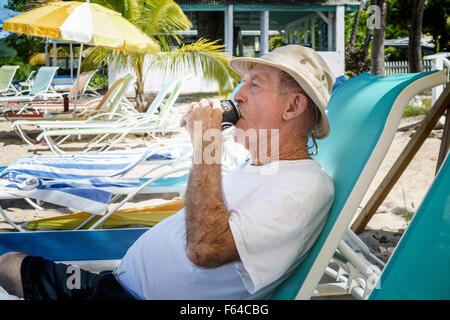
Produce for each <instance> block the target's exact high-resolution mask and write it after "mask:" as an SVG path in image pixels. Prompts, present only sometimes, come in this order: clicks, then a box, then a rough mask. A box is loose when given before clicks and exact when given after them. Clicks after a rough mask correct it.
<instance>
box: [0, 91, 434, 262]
mask: <svg viewBox="0 0 450 320" xmlns="http://www.w3.org/2000/svg"><path fill="white" fill-rule="evenodd" d="M187 105H188V103H187V98H186V97H184V98H183V96H180V99H179V100H178V103H177V104H175V108H176V109H177V110H179V111H183V110H184V109H185V108H186V107H187ZM423 117H424V116H418V117H411V118H404V119H402V121H401V123H400V126H399V130H398V131H397V133H396V135H395V138H394V141H393V143H392V145H391V147H390V149H389V151H388V153H387V156H386V158H385V160H384V162H383V163H382V165H381V167H380V169H379V171H378V173H377V175H376V177H375V179H374V180H373V182H372V184H371V186H370V188H369V191H368V193H367V194H366V196H365V198H364V200H363V203H362V205H364V204H365V203H366V202H367V200H368V199H369V198H370V195H371V194H372V193H373V192H374V191H375V189H376V188H377V186H378V184H379V183H380V182H381V180H382V179H383V178H384V176H385V174H386V173H387V172H388V170H389V169H390V167H391V165H392V164H393V163H394V161H395V160H396V158H397V157H398V156H399V154H400V153H401V151H402V150H403V148H404V147H405V146H406V144H407V143H408V141H409V139H410V136H411V135H412V134H413V132H414V130H415V128H416V127H417V124H418V123H419V122H420V121H421V120H422V118H423ZM32 135H33V133H32ZM441 136H442V129H439V127H437V128H436V129H435V130H433V132H432V134H431V135H430V137H428V139H426V141H425V143H424V144H423V145H422V147H421V148H420V150H419V152H418V153H417V154H416V156H415V157H414V159H413V161H412V162H411V164H410V165H409V167H408V168H407V169H406V171H405V172H404V173H403V175H402V177H401V178H400V179H399V181H398V182H397V183H396V185H395V186H394V188H393V189H392V191H391V192H390V194H389V195H388V197H387V198H386V199H385V201H384V202H383V204H382V205H381V206H380V207H379V209H378V210H377V213H376V214H375V215H374V217H373V218H372V219H371V221H370V222H369V224H368V225H367V228H366V231H365V232H364V233H362V234H360V235H359V237H360V238H361V239H362V240H363V241H364V242H365V243H366V244H367V245H368V246H369V248H370V249H371V250H372V252H373V253H374V254H375V255H376V256H378V257H379V258H380V259H381V260H383V261H387V260H388V258H389V256H390V254H391V253H392V251H393V249H394V248H395V246H396V244H397V242H398V240H399V239H400V237H401V235H402V233H403V231H404V230H405V228H406V227H407V224H408V223H409V222H410V220H411V218H412V217H413V216H414V213H415V212H416V210H417V209H418V207H419V205H420V203H421V201H422V199H423V197H424V195H425V194H426V192H427V190H428V188H429V186H430V184H431V182H432V180H433V177H434V174H435V168H436V162H437V158H438V152H439V145H440V141H441V140H440V139H441ZM147 140H148V139H147V138H145V137H142V136H135V135H133V136H129V137H127V139H126V141H125V142H124V143H123V144H121V145H120V147H121V148H124V149H132V148H138V147H143V146H145V143H146V142H149V141H147ZM73 146H74V151H76V147H77V146H79V143H78V142H75V143H74V144H73ZM0 150H1V151H0V166H7V165H8V164H11V163H12V162H13V161H15V160H16V159H19V158H21V157H24V156H31V155H51V154H52V152H51V151H50V149H49V148H48V146H45V145H42V144H35V145H28V144H26V143H25V142H23V141H22V140H21V138H20V137H19V136H18V135H17V134H16V133H15V132H14V131H13V130H12V129H11V123H10V122H9V121H8V120H6V119H5V118H3V117H2V118H1V119H0ZM136 174H139V172H136ZM171 196H174V195H170V194H169V195H164V196H162V195H159V196H158V195H156V196H149V195H144V196H139V197H136V198H135V199H133V201H131V202H130V203H128V204H127V206H126V208H128V207H137V206H143V205H149V204H158V203H162V202H164V201H169V200H170V199H171ZM0 204H1V206H2V207H3V208H4V209H5V210H6V212H7V213H8V216H9V217H10V218H11V219H12V220H13V221H15V222H19V223H20V222H24V221H29V220H35V219H39V218H45V217H51V216H58V215H61V214H67V213H72V212H76V211H77V210H72V209H69V208H63V207H59V206H56V205H52V204H48V203H45V204H43V206H44V208H45V210H44V211H41V210H36V209H34V208H32V207H31V206H30V205H29V204H28V203H26V202H25V201H23V200H0ZM358 212H359V211H358ZM406 213H407V214H406ZM355 217H356V214H355ZM14 231H15V230H14V229H13V228H12V227H11V226H10V225H9V224H8V223H6V222H5V220H4V219H3V218H1V217H0V232H14Z"/></svg>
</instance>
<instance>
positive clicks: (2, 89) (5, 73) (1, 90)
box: [0, 66, 19, 96]
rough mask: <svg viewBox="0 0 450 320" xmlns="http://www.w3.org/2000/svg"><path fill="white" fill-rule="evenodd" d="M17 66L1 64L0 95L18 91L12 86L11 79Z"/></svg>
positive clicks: (12, 93)
mask: <svg viewBox="0 0 450 320" xmlns="http://www.w3.org/2000/svg"><path fill="white" fill-rule="evenodd" d="M18 68H19V66H1V67H0V95H1V96H10V95H17V94H18V93H19V91H18V90H17V89H16V87H14V85H13V84H12V81H13V79H14V75H15V74H16V71H17V69H18Z"/></svg>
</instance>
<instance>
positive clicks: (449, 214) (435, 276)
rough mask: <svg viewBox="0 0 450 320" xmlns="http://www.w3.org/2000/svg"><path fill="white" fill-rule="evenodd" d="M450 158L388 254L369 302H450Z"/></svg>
mask: <svg viewBox="0 0 450 320" xmlns="http://www.w3.org/2000/svg"><path fill="white" fill-rule="evenodd" d="M449 270H450V156H449V155H448V154H447V157H446V160H445V161H444V162H443V164H442V166H441V168H440V169H439V172H438V174H437V175H436V178H435V179H434V181H433V183H432V185H431V187H430V188H429V189H428V192H427V194H426V196H425V198H424V200H423V201H422V204H421V205H420V207H419V209H418V210H417V212H416V214H415V215H414V217H413V219H412V221H411V223H410V225H409V227H408V228H407V229H406V231H405V233H404V234H403V236H402V238H401V239H400V242H399V243H398V245H397V248H396V249H395V251H394V252H393V253H392V255H391V257H390V258H389V261H388V263H387V265H386V267H385V268H384V270H383V273H382V274H381V277H380V279H379V281H378V284H377V285H375V288H374V289H373V291H372V293H371V295H370V297H369V299H370V300H380V299H381V300H393V299H407V300H416V299H418V300H424V299H433V300H449V299H450V273H449Z"/></svg>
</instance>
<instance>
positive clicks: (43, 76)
mask: <svg viewBox="0 0 450 320" xmlns="http://www.w3.org/2000/svg"><path fill="white" fill-rule="evenodd" d="M58 68H59V67H41V68H39V70H38V72H37V75H36V78H35V79H34V83H33V86H32V87H31V89H30V90H25V91H21V92H19V93H18V94H17V95H15V96H10V97H0V105H5V104H8V103H9V102H12V101H14V102H31V101H33V100H36V99H38V98H39V99H43V100H47V99H50V98H59V99H62V98H63V97H62V95H61V94H59V93H57V92H56V91H55V89H53V87H52V86H51V82H52V80H53V77H54V76H55V74H56V70H58ZM27 92H28V93H27Z"/></svg>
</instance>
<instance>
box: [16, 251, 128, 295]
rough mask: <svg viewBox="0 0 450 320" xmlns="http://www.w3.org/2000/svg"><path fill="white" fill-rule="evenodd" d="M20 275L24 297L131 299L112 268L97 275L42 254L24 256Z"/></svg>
mask: <svg viewBox="0 0 450 320" xmlns="http://www.w3.org/2000/svg"><path fill="white" fill-rule="evenodd" d="M20 275H21V277H22V285H23V294H24V298H25V299H26V300H69V299H73V300H134V297H133V296H132V295H131V294H129V293H128V292H127V291H126V290H125V289H123V288H122V286H121V285H120V284H119V282H118V281H117V280H116V278H115V276H114V275H113V273H112V271H102V272H100V273H99V274H96V273H92V272H89V271H86V270H82V269H80V268H78V267H75V266H69V265H67V264H63V263H54V262H53V261H50V260H46V259H44V258H42V257H34V256H26V257H25V258H24V259H23V262H22V265H21V267H20Z"/></svg>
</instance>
